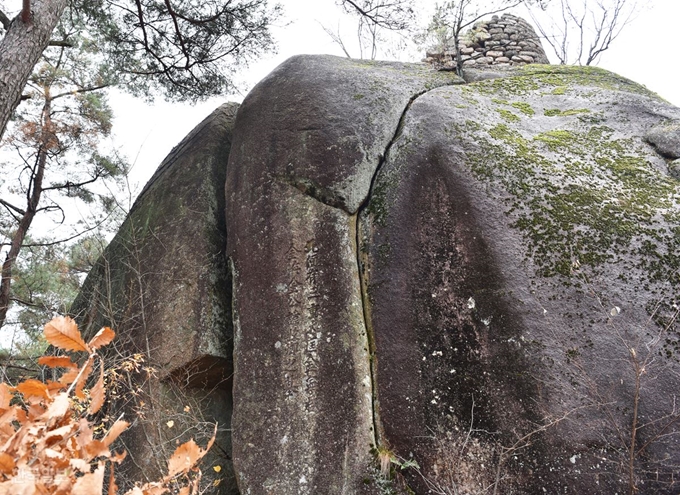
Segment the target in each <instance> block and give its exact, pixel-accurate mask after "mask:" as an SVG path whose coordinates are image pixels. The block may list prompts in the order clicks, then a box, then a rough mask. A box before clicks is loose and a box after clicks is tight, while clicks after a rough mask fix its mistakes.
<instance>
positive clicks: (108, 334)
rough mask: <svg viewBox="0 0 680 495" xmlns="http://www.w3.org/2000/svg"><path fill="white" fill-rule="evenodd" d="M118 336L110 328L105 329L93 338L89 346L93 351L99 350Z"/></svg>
mask: <svg viewBox="0 0 680 495" xmlns="http://www.w3.org/2000/svg"><path fill="white" fill-rule="evenodd" d="M115 336H116V332H114V331H113V330H111V329H110V328H109V327H103V328H102V329H101V330H99V331H98V332H97V335H95V336H94V337H92V340H90V343H89V346H90V348H91V349H99V348H100V347H103V346H105V345H107V344H109V343H110V342H111V341H112V340H113V339H114V338H115Z"/></svg>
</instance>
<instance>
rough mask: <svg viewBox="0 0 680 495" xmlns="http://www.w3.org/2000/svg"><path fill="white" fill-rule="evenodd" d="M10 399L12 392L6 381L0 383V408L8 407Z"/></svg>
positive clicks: (5, 408)
mask: <svg viewBox="0 0 680 495" xmlns="http://www.w3.org/2000/svg"><path fill="white" fill-rule="evenodd" d="M11 400H12V392H11V391H10V389H9V386H8V385H7V384H6V383H0V409H1V410H7V409H9V401H11Z"/></svg>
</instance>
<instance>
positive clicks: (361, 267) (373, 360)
mask: <svg viewBox="0 0 680 495" xmlns="http://www.w3.org/2000/svg"><path fill="white" fill-rule="evenodd" d="M435 89H436V88H435ZM429 91H431V90H426V91H421V92H419V93H416V94H415V95H413V96H412V97H411V98H410V99H409V101H408V103H407V104H406V106H405V107H404V111H403V112H402V113H401V117H400V118H399V123H398V124H397V128H396V130H395V131H394V135H393V136H392V139H390V141H389V142H388V143H387V146H385V152H384V153H383V154H382V156H381V158H380V161H379V162H378V166H377V167H376V168H375V171H374V172H373V177H371V185H370V187H369V189H368V194H367V195H366V198H365V199H364V201H363V202H362V203H361V206H359V209H358V210H357V212H356V213H355V214H354V215H353V216H355V217H356V222H355V229H354V230H355V233H356V253H357V270H358V273H359V284H360V290H361V304H362V309H363V315H364V328H365V330H366V339H367V340H368V353H369V361H370V362H369V369H370V374H371V408H372V411H371V412H372V415H373V417H372V420H373V442H374V445H375V447H376V448H378V447H379V446H380V445H381V442H382V439H381V429H380V428H379V426H380V417H379V416H380V413H379V411H378V407H377V403H378V388H377V381H376V380H377V377H376V369H377V359H378V358H377V356H376V352H375V351H376V349H375V335H374V333H373V325H372V323H371V303H370V298H369V294H368V272H369V270H368V261H369V259H368V252H367V251H365V250H364V249H363V243H362V238H361V236H362V234H361V233H362V230H363V226H362V224H361V217H362V215H363V213H364V210H365V209H366V208H367V207H368V205H369V204H370V202H371V197H372V193H373V189H374V188H375V182H376V180H377V178H378V175H380V171H381V170H382V168H383V165H384V164H385V162H386V161H387V158H388V157H389V154H390V150H391V149H392V146H393V145H394V143H395V142H396V141H397V140H398V139H399V136H400V135H401V132H402V130H403V128H404V121H405V120H406V114H408V111H409V110H410V109H411V106H412V105H413V103H414V102H415V101H416V100H417V99H418V98H420V97H421V96H422V95H424V94H426V93H428V92H429Z"/></svg>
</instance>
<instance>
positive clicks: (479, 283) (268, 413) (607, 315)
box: [227, 57, 680, 494]
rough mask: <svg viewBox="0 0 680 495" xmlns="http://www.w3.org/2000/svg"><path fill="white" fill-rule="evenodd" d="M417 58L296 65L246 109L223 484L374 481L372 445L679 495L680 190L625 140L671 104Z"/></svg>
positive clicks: (305, 486) (231, 247)
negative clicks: (469, 77) (413, 62)
mask: <svg viewBox="0 0 680 495" xmlns="http://www.w3.org/2000/svg"><path fill="white" fill-rule="evenodd" d="M421 70H422V69H420V68H419V66H409V65H400V64H366V63H363V62H355V61H349V60H341V59H335V58H330V57H304V58H294V59H292V60H289V61H288V62H286V63H285V64H283V65H282V66H281V67H279V68H278V69H277V70H276V71H275V72H274V73H273V74H272V75H271V76H270V77H268V78H267V79H265V80H264V81H263V82H262V83H261V84H260V85H258V87H256V88H255V89H254V90H253V91H252V92H251V94H250V95H249V96H248V97H247V98H246V100H245V101H244V103H243V105H242V107H241V109H240V111H239V115H238V118H237V125H236V132H235V136H234V147H233V150H232V153H231V155H230V160H229V167H228V176H227V205H228V206H227V211H228V218H227V225H228V254H229V256H230V259H231V263H232V269H233V277H234V278H233V280H234V315H235V375H234V404H235V405H234V417H233V428H234V437H233V440H234V451H233V455H234V464H235V471H236V476H237V478H238V480H239V487H240V489H241V490H242V491H243V492H244V493H252V494H259V493H263V494H264V493H381V490H386V488H385V483H386V480H385V479H384V478H382V477H381V475H380V474H379V473H377V471H376V470H375V468H374V467H372V466H375V465H376V461H375V460H374V459H373V458H372V456H371V454H370V453H369V451H370V450H371V448H373V449H376V448H377V451H378V452H379V453H380V454H381V455H383V456H387V457H391V458H392V459H393V460H394V462H395V463H397V464H401V465H402V467H405V466H410V467H408V468H405V469H403V470H400V469H398V468H397V469H396V471H397V472H398V473H397V475H398V476H397V478H399V480H400V481H399V480H396V481H395V486H394V489H399V487H402V488H403V487H404V485H408V486H409V487H410V489H411V490H413V491H415V493H418V494H425V493H433V492H437V491H438V492H446V491H447V490H448V491H452V492H455V491H461V492H463V493H478V492H479V493H481V492H494V491H495V492H496V493H511V492H512V493H541V492H543V491H546V492H551V491H557V490H559V491H560V493H574V494H576V493H614V492H617V491H618V492H621V491H625V490H628V486H629V485H631V486H635V487H637V488H638V489H639V490H641V491H646V492H647V493H662V492H663V491H664V490H672V489H670V488H668V487H669V486H671V485H672V483H673V481H672V480H673V476H674V475H673V469H674V468H673V466H674V465H675V463H676V462H677V461H678V460H680V450H678V449H677V447H676V446H675V443H674V440H671V439H672V438H673V437H674V435H675V434H676V433H675V432H676V431H677V425H676V422H675V418H676V414H677V413H676V410H675V406H674V399H673V397H674V396H673V394H674V392H673V391H674V390H676V389H677V386H678V385H679V383H678V378H677V376H678V375H677V372H678V371H679V368H678V364H677V361H676V359H675V356H676V354H675V353H676V350H675V349H676V346H677V334H676V326H675V320H674V318H675V314H676V309H675V306H674V304H675V303H674V297H675V294H676V291H677V282H678V277H677V272H676V266H677V260H676V259H675V254H674V253H677V249H678V237H677V235H676V234H675V232H677V231H678V230H680V225H679V223H678V222H679V220H680V219H679V218H678V215H677V207H678V205H677V193H678V185H677V182H676V181H675V180H674V179H672V178H671V177H670V176H669V172H668V164H667V162H666V161H665V159H664V158H663V157H662V156H660V155H658V154H657V152H656V151H655V150H654V149H653V148H652V147H651V146H649V145H648V144H646V142H645V141H644V140H643V139H642V136H644V135H645V133H646V132H647V131H648V130H649V129H652V128H653V127H654V126H655V125H657V124H659V123H661V122H664V121H666V120H667V119H671V118H677V116H678V115H679V113H680V112H679V111H678V109H675V108H673V107H671V106H669V105H667V104H666V103H664V102H663V101H662V100H660V99H659V98H657V97H656V96H655V95H653V94H651V93H649V92H648V91H647V90H645V89H644V88H643V87H641V86H638V85H636V84H634V83H632V82H630V81H627V80H625V79H622V78H619V77H618V76H615V75H613V74H610V73H607V72H605V71H601V70H597V69H592V68H571V67H546V66H527V67H526V68H524V67H523V68H519V69H515V70H510V71H505V72H504V73H502V74H496V75H494V74H491V75H490V76H489V77H491V79H486V80H480V81H478V82H474V83H470V84H466V85H461V84H459V83H460V81H459V80H457V79H455V78H452V79H450V80H448V81H444V80H442V81H441V82H439V83H438V84H432V83H428V82H427V79H428V78H429V77H431V76H430V75H429V74H428V73H427V72H421ZM440 74H441V73H440ZM498 75H501V76H502V77H497V76H498ZM369 186H370V187H369ZM349 198H351V199H349ZM643 368H644V371H642V370H643ZM652 370H653V371H652ZM643 418H644V419H643ZM643 424H644V425H646V426H643ZM667 434H670V436H666V435H667ZM374 451H375V450H374ZM631 452H632V458H633V461H632V466H633V467H632V469H631V468H630V466H631V464H630V458H631ZM416 464H417V465H418V466H419V468H416V467H414V466H415V465H416ZM272 466H277V468H274V469H273V468H272ZM652 470H653V471H654V474H653V475H650V474H648V473H650V472H652Z"/></svg>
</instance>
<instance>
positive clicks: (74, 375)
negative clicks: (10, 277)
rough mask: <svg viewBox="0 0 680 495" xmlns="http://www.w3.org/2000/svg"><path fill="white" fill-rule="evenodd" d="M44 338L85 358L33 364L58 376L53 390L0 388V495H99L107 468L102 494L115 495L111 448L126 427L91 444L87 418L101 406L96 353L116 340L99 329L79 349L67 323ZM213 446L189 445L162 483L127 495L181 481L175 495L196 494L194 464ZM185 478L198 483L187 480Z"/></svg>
mask: <svg viewBox="0 0 680 495" xmlns="http://www.w3.org/2000/svg"><path fill="white" fill-rule="evenodd" d="M44 334H45V338H46V339H47V341H48V342H49V343H50V344H51V345H53V346H54V347H56V348H58V349H62V350H66V351H76V352H77V351H80V352H85V353H87V358H86V360H85V362H84V363H83V364H82V366H78V365H77V364H75V363H74V362H73V361H72V360H71V358H70V357H68V356H43V357H42V358H40V360H39V363H40V364H42V365H44V366H49V367H51V368H62V369H64V372H63V374H62V375H61V377H60V379H59V380H58V381H55V382H53V381H50V382H48V383H43V382H41V381H39V380H25V381H23V382H21V383H19V384H18V385H17V386H16V387H11V386H9V385H7V384H6V383H0V495H34V494H41V495H43V494H53V495H68V494H72V495H101V494H102V493H104V473H105V471H106V466H107V464H108V465H109V470H110V471H109V472H110V477H109V483H108V486H107V487H106V488H107V490H106V492H107V493H108V494H109V495H116V493H117V486H116V484H115V477H114V468H113V466H114V464H115V463H119V462H121V461H122V460H123V459H124V458H125V452H123V453H120V454H116V453H112V452H111V450H110V447H111V444H112V443H113V442H114V441H115V440H116V439H117V438H118V437H119V436H120V434H121V433H123V431H125V429H126V428H127V427H128V423H127V422H125V421H122V420H118V421H115V422H114V423H113V424H112V425H111V426H110V427H109V428H108V431H107V432H106V433H105V434H104V435H103V436H101V435H99V438H95V433H94V425H93V424H92V423H91V422H90V421H89V420H88V419H87V414H94V413H96V412H98V411H99V410H100V409H101V407H102V406H103V404H104V403H105V400H106V387H105V382H104V363H103V361H102V359H101V357H100V356H99V355H98V354H97V350H98V349H100V348H101V347H103V346H105V345H107V344H109V343H110V342H111V341H112V340H113V338H114V337H115V333H114V332H113V330H111V329H110V328H108V327H106V328H102V329H101V330H100V331H99V332H98V333H97V335H95V336H94V337H93V338H92V339H91V340H90V341H89V342H85V341H84V340H83V338H82V336H81V334H80V331H79V330H78V326H77V325H76V323H75V322H74V321H73V320H72V319H70V318H68V317H57V318H55V319H53V320H52V321H51V322H49V323H48V324H47V325H45V332H44ZM96 362H98V364H99V376H98V378H97V381H96V383H95V385H94V386H93V387H91V388H90V389H89V390H86V388H85V385H86V382H87V379H88V377H89V375H90V374H91V373H92V371H93V369H94V367H95V363H96ZM72 394H73V395H75V396H76V397H78V398H79V399H81V401H82V400H88V397H89V405H88V407H87V409H86V410H83V412H78V411H79V410H78V409H76V408H74V402H73V401H72ZM81 409H82V408H81ZM214 440H215V436H214V435H213V437H212V439H211V440H210V442H209V443H208V445H207V447H206V448H205V449H202V448H200V447H199V446H198V445H196V443H195V442H194V441H193V440H191V441H189V442H187V443H185V444H183V445H180V446H179V447H178V448H177V450H176V451H175V453H174V454H173V455H172V456H171V458H170V459H169V461H168V474H167V476H165V477H164V478H163V479H162V480H160V481H158V482H154V483H147V484H145V485H142V486H137V487H135V488H133V489H132V490H130V491H128V492H127V493H126V495H161V494H166V493H170V491H171V490H170V488H168V487H169V486H170V485H171V484H172V485H173V486H178V485H177V482H178V481H180V478H182V477H183V476H184V477H185V478H186V481H185V482H184V483H183V485H185V486H182V487H181V488H176V490H179V491H178V492H177V493H178V494H179V495H191V494H195V493H198V481H197V480H198V478H199V477H200V471H199V470H198V467H197V464H198V462H199V461H200V460H201V458H202V457H203V456H204V455H205V454H206V452H207V451H208V449H210V447H211V446H212V444H213V442H214ZM189 473H194V474H197V476H193V477H192V478H191V479H189V477H188V476H186V475H188V474H189ZM180 485H182V483H180Z"/></svg>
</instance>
